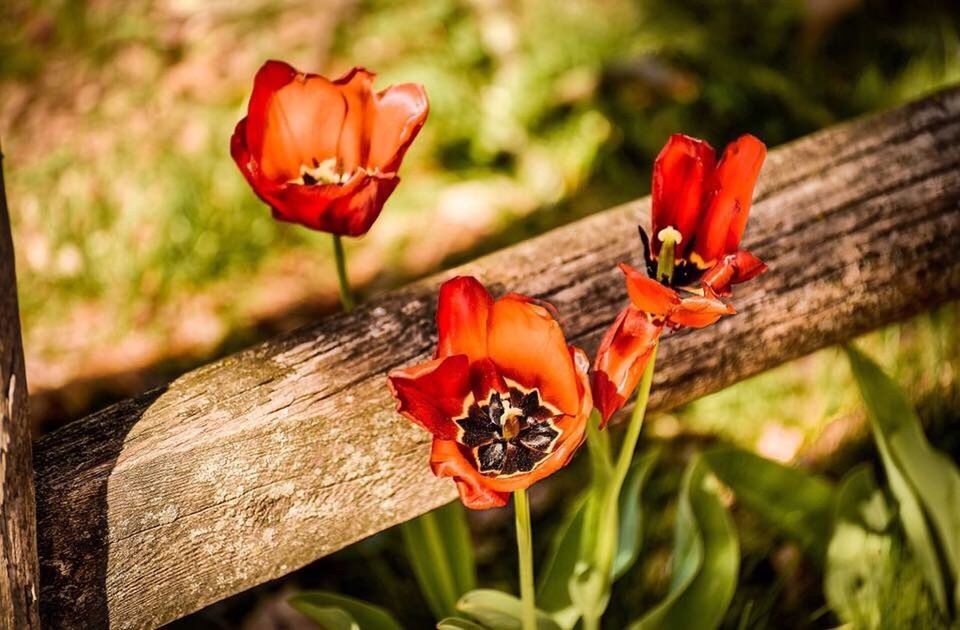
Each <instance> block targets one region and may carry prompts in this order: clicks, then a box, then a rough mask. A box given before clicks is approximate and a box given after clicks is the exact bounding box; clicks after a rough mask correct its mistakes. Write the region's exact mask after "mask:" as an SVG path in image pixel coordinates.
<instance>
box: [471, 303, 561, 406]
mask: <svg viewBox="0 0 960 630" xmlns="http://www.w3.org/2000/svg"><path fill="white" fill-rule="evenodd" d="M487 350H488V352H489V356H490V358H491V359H493V362H494V363H496V365H497V368H498V369H499V370H500V373H501V374H502V375H503V376H504V377H505V378H509V379H513V380H514V381H516V382H518V383H520V384H521V385H523V386H525V387H531V388H533V387H535V388H537V389H539V390H540V395H541V397H542V398H543V400H545V401H546V402H548V403H549V404H551V405H553V406H554V407H556V408H558V409H559V410H560V411H562V412H563V413H565V414H568V415H575V414H576V412H577V407H578V405H579V402H580V393H579V392H578V386H577V378H576V372H575V370H574V364H573V359H572V358H571V357H570V353H569V350H568V349H567V342H566V340H565V339H564V336H563V331H562V330H561V329H560V325H559V324H558V323H557V322H556V320H554V318H553V317H552V316H551V315H550V312H549V311H548V310H547V309H546V308H544V307H543V306H540V305H539V304H535V303H533V302H531V301H530V300H529V299H527V298H524V297H522V296H518V295H512V294H511V295H506V296H504V297H502V298H500V299H499V300H497V301H496V302H495V303H494V305H493V309H492V311H491V313H490V322H489V326H488V337H487Z"/></svg>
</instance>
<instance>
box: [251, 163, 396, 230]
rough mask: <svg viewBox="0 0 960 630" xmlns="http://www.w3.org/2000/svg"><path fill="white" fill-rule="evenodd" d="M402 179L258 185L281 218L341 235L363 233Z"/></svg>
mask: <svg viewBox="0 0 960 630" xmlns="http://www.w3.org/2000/svg"><path fill="white" fill-rule="evenodd" d="M399 183H400V179H399V178H398V177H396V176H395V175H393V176H381V175H355V176H354V177H353V178H351V179H350V181H348V182H347V183H346V184H344V185H336V184H330V185H327V186H300V185H297V184H288V185H286V186H281V187H279V188H271V187H270V186H269V185H266V186H264V185H263V184H262V182H261V183H260V185H259V188H258V186H257V185H255V186H254V189H255V190H256V191H257V194H258V195H260V196H261V198H263V199H264V200H265V201H267V203H269V204H270V205H271V206H272V207H273V210H274V217H276V218H277V219H279V220H281V221H289V222H291V223H299V224H300V225H303V226H306V227H308V228H311V229H314V230H320V231H323V232H330V233H333V234H340V235H341V236H362V235H363V234H366V233H367V231H368V230H369V229H370V227H371V226H372V225H373V223H374V221H376V220H377V217H378V216H380V211H381V210H383V204H384V203H386V201H387V199H388V198H389V197H390V195H391V193H393V190H394V189H395V188H396V187H397V184H399Z"/></svg>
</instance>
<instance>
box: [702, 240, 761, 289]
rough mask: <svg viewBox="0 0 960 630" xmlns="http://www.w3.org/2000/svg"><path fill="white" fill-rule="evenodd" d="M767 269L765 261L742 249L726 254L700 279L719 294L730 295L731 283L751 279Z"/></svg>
mask: <svg viewBox="0 0 960 630" xmlns="http://www.w3.org/2000/svg"><path fill="white" fill-rule="evenodd" d="M766 270H767V264H766V263H765V262H763V261H762V260H760V259H759V258H757V257H756V256H754V255H753V254H751V253H750V252H748V251H746V250H743V249H741V250H740V251H738V252H737V253H736V254H730V255H729V256H724V257H723V258H722V259H721V260H720V262H719V263H717V264H716V265H715V266H714V267H713V268H712V269H710V270H709V271H708V272H707V273H705V274H704V275H703V278H701V280H700V281H701V283H702V284H704V285H706V286H708V287H710V289H711V290H713V291H714V292H715V293H717V294H718V295H729V294H730V285H732V284H739V283H741V282H746V281H747V280H751V279H753V278H755V277H757V276H759V275H760V274H761V273H763V272H764V271H766Z"/></svg>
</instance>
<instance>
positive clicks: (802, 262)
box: [36, 89, 960, 627]
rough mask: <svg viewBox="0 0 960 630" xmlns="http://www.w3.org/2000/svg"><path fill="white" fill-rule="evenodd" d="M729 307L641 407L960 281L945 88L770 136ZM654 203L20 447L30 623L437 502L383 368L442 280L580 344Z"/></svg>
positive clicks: (199, 591)
mask: <svg viewBox="0 0 960 630" xmlns="http://www.w3.org/2000/svg"><path fill="white" fill-rule="evenodd" d="M758 196H759V201H758V203H757V204H756V206H755V210H754V217H753V219H752V221H751V225H750V227H749V228H748V237H747V245H748V246H749V248H750V249H751V250H752V251H754V252H755V253H756V254H758V255H759V256H760V257H761V258H763V259H765V260H766V261H767V262H768V263H769V264H770V267H771V271H770V272H769V273H767V274H766V275H764V276H762V277H761V278H760V279H759V280H757V281H754V282H751V283H750V284H749V285H746V286H745V287H743V289H742V290H740V291H739V292H738V294H737V299H736V304H737V307H738V309H739V311H740V312H739V314H738V315H736V316H733V317H730V318H726V319H724V320H722V322H721V323H720V324H718V325H716V326H712V327H710V328H708V329H705V330H700V331H685V332H682V333H679V334H676V335H672V336H668V337H667V338H666V339H665V340H664V342H663V347H662V350H661V355H660V356H661V359H660V360H659V361H658V372H657V379H656V384H655V386H654V394H653V398H652V401H651V404H652V406H653V408H656V409H663V408H667V407H670V406H674V405H678V404H681V403H684V402H686V401H689V400H692V399H694V398H697V397H699V396H702V395H704V394H707V393H709V392H713V391H716V390H718V389H720V388H722V387H724V386H727V385H729V384H731V383H734V382H736V381H738V380H741V379H743V378H746V377H748V376H751V375H753V374H756V373H758V372H760V371H762V370H765V369H767V368H770V367H772V366H775V365H777V364H780V363H782V362H784V361H787V360H790V359H793V358H795V357H799V356H801V355H804V354H807V353H809V352H812V351H814V350H816V349H818V348H821V347H824V346H827V345H830V344H834V343H837V342H839V341H842V340H846V339H849V338H850V337H852V336H854V335H856V334H859V333H862V332H864V331H867V330H869V329H872V328H875V327H877V326H880V325H883V324H886V323H888V322H892V321H896V320H898V319H901V318H904V317H907V316H909V315H912V314H914V313H917V312H920V311H923V310H926V309H929V308H930V307H932V306H933V305H935V304H937V303H940V302H943V301H946V300H950V299H956V298H958V297H960V249H958V247H957V244H958V243H960V89H955V90H951V91H947V92H944V93H942V94H940V95H937V96H934V97H932V98H930V99H928V100H926V101H923V102H920V103H917V104H914V105H911V106H908V107H905V108H902V109H899V110H895V111H892V112H887V113H884V114H881V115H878V116H875V117H871V118H868V119H864V120H860V121H855V122H853V123H849V124H845V125H841V126H838V127H835V128H831V129H828V130H826V131H823V132H821V133H817V134H815V135H813V136H810V137H808V138H805V139H803V140H800V141H798V142H795V143H792V144H790V145H788V146H785V147H782V148H780V149H777V150H776V151H773V152H772V153H771V155H770V158H769V160H768V164H767V166H766V167H765V170H764V174H763V176H762V178H761V184H760V188H759V191H758ZM648 205H649V202H648V200H647V199H643V200H640V201H637V202H635V203H631V204H627V205H625V206H623V207H619V208H614V209H612V210H608V211H606V212H602V213H599V214H596V215H594V216H591V217H589V218H587V219H584V220H582V221H579V222H577V223H574V224H571V225H568V226H566V227H563V228H560V229H557V230H554V231H552V232H550V233H548V234H545V235H543V236H540V237H538V238H535V239H532V240H530V241H528V242H525V243H522V244H520V245H517V246H514V247H511V248H509V249H506V250H503V251H501V252H498V253H495V254H493V255H490V256H487V257H485V258H482V259H480V260H478V261H476V262H474V263H471V264H469V265H466V266H464V267H462V268H460V269H457V270H455V271H453V272H450V273H447V274H442V275H441V276H438V277H434V278H431V279H428V280H426V281H424V282H421V283H418V284H415V285H413V286H411V287H408V288H406V289H403V290H400V291H396V292H392V293H388V294H386V295H383V296H381V297H379V298H377V299H375V300H373V301H372V303H371V304H369V305H367V306H366V307H363V308H361V309H359V310H358V311H356V312H355V313H353V314H351V315H338V316H335V317H330V318H327V319H325V320H324V321H322V322H320V323H318V324H316V325H314V326H311V327H308V328H305V329H302V330H300V331H297V332H295V333H293V334H290V335H287V336H284V337H281V338H279V339H276V340H273V341H270V342H268V343H265V344H262V345H259V346H257V347H254V348H251V349H250V350H247V351H245V352H242V353H239V354H237V355H234V356H231V357H228V358H227V359H224V360H223V361H220V362H217V363H214V364H212V365H209V366H206V367H203V368H201V369H198V370H196V371H194V372H191V373H189V374H186V375H185V376H183V377H181V378H179V379H177V380H176V381H174V382H173V383H171V384H170V385H168V386H167V387H165V388H162V389H159V390H156V391H153V392H151V393H148V394H146V395H144V396H142V397H140V398H137V399H134V400H130V401H127V402H124V403H121V404H119V405H116V406H114V407H111V408H109V409H106V410H104V411H102V412H100V413H98V414H95V415H93V416H90V417H88V418H85V419H83V420H81V421H78V422H76V423H74V424H72V425H69V426H67V427H65V428H64V429H62V430H60V431H57V432H55V433H54V434H52V435H50V436H47V437H45V438H44V439H42V440H41V441H40V442H39V443H38V444H37V453H36V471H37V479H38V482H37V483H38V486H37V489H38V511H39V523H40V528H41V529H40V554H41V583H42V598H43V605H42V612H41V614H42V617H43V619H44V621H45V622H47V623H49V624H52V625H55V626H85V627H90V626H94V625H97V624H102V625H103V624H108V623H109V625H110V626H113V627H141V626H152V625H159V624H161V623H163V622H166V621H169V620H171V619H174V618H177V617H179V616H182V615H184V614H187V613H189V612H191V611H193V610H196V609H198V608H200V607H202V606H204V605H206V604H209V603H211V602H214V601H217V600H219V599H222V598H223V597H225V596H227V595H230V594H232V593H235V592H238V591H240V590H242V589H245V588H248V587H250V586H253V585H255V584H258V583H261V582H264V581H266V580H268V579H271V578H274V577H277V576H279V575H282V574H284V573H286V572H288V571H291V570H293V569H295V568H297V567H299V566H302V565H304V564H306V563H307V562H309V561H310V560H312V559H314V558H317V557H320V556H323V555H324V554H328V553H330V552H332V551H335V550H336V549H339V548H341V547H343V546H345V545H348V544H350V543H351V542H353V541H356V540H358V539H360V538H363V537H365V536H368V535H370V534H372V533H374V532H377V531H380V530H382V529H385V528H386V527H389V526H391V525H393V524H395V523H398V522H401V521H404V520H406V519H409V518H412V517H414V516H416V515H418V514H420V513H422V512H424V511H426V510H429V509H431V508H433V507H436V506H438V505H440V504H442V503H444V502H445V501H447V500H449V499H451V498H452V497H453V496H454V492H453V486H452V484H450V483H449V482H441V481H438V480H435V479H434V478H433V477H432V476H431V474H430V472H429V470H428V468H427V459H426V458H427V442H428V440H427V435H426V434H425V433H424V432H422V431H420V430H419V429H417V428H415V427H413V426H412V425H411V424H410V423H409V422H407V421H406V420H404V419H402V418H400V417H399V416H397V415H396V414H395V413H394V412H393V403H392V402H391V400H390V398H389V395H388V393H387V390H386V387H385V382H384V375H385V373H386V372H387V371H388V370H389V369H391V368H393V367H395V366H400V365H406V364H409V363H411V362H414V361H418V360H421V359H423V358H425V357H426V356H427V355H428V354H429V353H430V352H431V351H432V349H433V345H434V343H435V331H434V324H433V312H434V308H435V291H436V287H437V285H438V284H439V282H440V281H442V280H443V279H444V278H446V277H448V276H450V275H451V274H453V273H471V274H475V275H477V276H479V277H481V278H482V279H483V280H484V281H485V282H486V283H487V284H488V286H490V287H491V289H492V290H493V291H494V292H501V291H506V290H516V291H521V292H524V293H528V294H531V295H535V296H539V297H541V298H545V299H547V300H550V301H551V302H553V303H554V304H555V305H556V306H557V307H558V308H559V310H560V312H561V313H562V315H563V316H564V318H565V319H564V326H565V329H566V331H567V333H568V336H569V337H571V338H572V339H573V340H574V342H575V343H577V344H579V345H582V346H584V347H585V348H587V349H588V350H591V351H592V350H593V349H594V348H595V346H596V343H597V341H598V339H599V336H600V334H601V333H602V332H603V329H604V328H605V327H606V326H607V325H609V323H610V322H611V321H612V319H613V317H614V315H615V313H616V312H617V311H618V310H619V308H621V306H622V305H623V304H624V303H625V301H626V297H625V292H624V287H623V280H622V277H621V275H620V273H619V272H618V271H617V270H616V269H615V267H614V265H615V263H616V262H617V261H620V260H630V261H632V262H634V263H635V264H636V263H638V262H639V257H640V251H639V243H638V240H637V237H636V225H637V223H638V222H640V223H644V224H645V223H646V222H647V221H648Z"/></svg>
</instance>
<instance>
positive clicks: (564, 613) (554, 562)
mask: <svg viewBox="0 0 960 630" xmlns="http://www.w3.org/2000/svg"><path fill="white" fill-rule="evenodd" d="M587 499H588V495H584V496H581V497H580V498H579V499H577V501H576V502H575V503H574V507H573V509H572V510H571V511H570V513H569V514H568V515H567V517H566V519H565V520H564V522H563V523H562V524H561V525H560V527H559V528H558V529H557V533H556V534H555V536H554V538H553V541H552V543H551V545H550V551H549V553H548V554H547V560H546V562H545V563H544V566H543V569H542V570H541V571H540V578H539V584H538V585H537V605H538V606H540V607H541V608H542V609H543V610H546V611H549V612H550V613H551V614H553V615H554V617H555V618H557V619H558V622H559V623H560V625H561V626H563V627H564V628H570V627H573V625H574V624H576V622H577V619H578V618H579V614H577V613H576V612H575V611H573V610H572V606H573V603H572V602H571V601H570V591H569V588H568V586H567V585H568V583H569V582H570V576H571V575H573V571H574V568H575V567H576V565H577V560H578V558H579V555H580V538H581V534H582V532H583V523H584V518H585V513H586V503H587Z"/></svg>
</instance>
